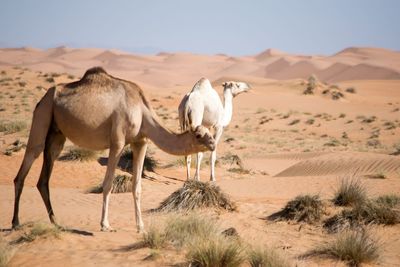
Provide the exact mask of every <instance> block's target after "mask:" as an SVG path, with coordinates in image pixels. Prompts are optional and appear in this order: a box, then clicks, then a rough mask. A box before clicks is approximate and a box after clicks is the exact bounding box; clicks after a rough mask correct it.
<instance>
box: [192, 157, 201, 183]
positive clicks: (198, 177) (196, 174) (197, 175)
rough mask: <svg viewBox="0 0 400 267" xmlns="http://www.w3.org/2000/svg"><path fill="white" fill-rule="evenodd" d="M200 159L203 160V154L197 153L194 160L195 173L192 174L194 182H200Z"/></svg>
mask: <svg viewBox="0 0 400 267" xmlns="http://www.w3.org/2000/svg"><path fill="white" fill-rule="evenodd" d="M202 159H203V152H198V153H197V160H196V173H195V174H194V179H195V180H196V181H200V165H201V160H202Z"/></svg>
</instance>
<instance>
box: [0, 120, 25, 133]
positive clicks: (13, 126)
mask: <svg viewBox="0 0 400 267" xmlns="http://www.w3.org/2000/svg"><path fill="white" fill-rule="evenodd" d="M26 127H27V124H26V122H24V121H0V132H4V133H5V134H12V133H16V132H20V131H22V130H25V129H26Z"/></svg>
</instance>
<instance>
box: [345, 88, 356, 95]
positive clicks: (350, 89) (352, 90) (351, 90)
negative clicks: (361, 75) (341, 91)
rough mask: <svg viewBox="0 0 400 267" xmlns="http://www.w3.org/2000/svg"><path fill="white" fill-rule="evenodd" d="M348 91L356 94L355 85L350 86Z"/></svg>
mask: <svg viewBox="0 0 400 267" xmlns="http://www.w3.org/2000/svg"><path fill="white" fill-rule="evenodd" d="M346 92H347V93H350V94H355V93H356V89H355V88H354V87H349V88H346Z"/></svg>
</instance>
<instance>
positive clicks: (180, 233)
mask: <svg viewBox="0 0 400 267" xmlns="http://www.w3.org/2000/svg"><path fill="white" fill-rule="evenodd" d="M218 234H219V232H218V226H217V224H216V222H215V221H214V220H212V219H210V218H208V217H204V216H203V217H201V216H199V215H196V214H189V215H188V216H184V217H182V216H179V215H175V216H172V217H170V218H169V219H168V220H167V223H166V227H165V235H166V236H167V237H168V239H169V240H170V242H171V243H172V244H173V245H174V246H175V247H183V246H185V245H188V244H191V243H194V240H197V239H209V238H212V237H214V236H216V235H218Z"/></svg>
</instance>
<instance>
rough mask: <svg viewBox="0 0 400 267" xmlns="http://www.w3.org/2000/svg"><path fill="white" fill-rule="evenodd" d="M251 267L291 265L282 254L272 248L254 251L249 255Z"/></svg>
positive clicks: (284, 266)
mask: <svg viewBox="0 0 400 267" xmlns="http://www.w3.org/2000/svg"><path fill="white" fill-rule="evenodd" d="M248 258H249V263H250V266H251V267H289V266H290V264H289V262H288V261H287V259H285V258H284V257H283V256H282V255H281V254H280V253H278V252H277V251H276V250H274V249H271V248H266V249H260V248H257V249H252V250H250V252H249V255H248Z"/></svg>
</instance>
